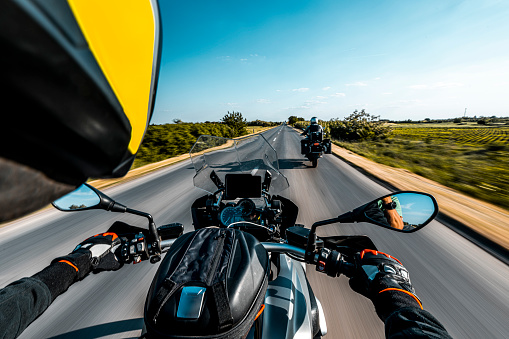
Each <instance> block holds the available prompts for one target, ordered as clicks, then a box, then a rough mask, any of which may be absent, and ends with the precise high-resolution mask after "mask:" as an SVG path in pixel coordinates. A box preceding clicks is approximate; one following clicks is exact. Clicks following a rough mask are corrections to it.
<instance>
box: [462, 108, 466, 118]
mask: <svg viewBox="0 0 509 339" xmlns="http://www.w3.org/2000/svg"><path fill="white" fill-rule="evenodd" d="M466 116H467V109H466V108H465V113H463V118H464V117H466Z"/></svg>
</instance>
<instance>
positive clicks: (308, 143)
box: [300, 132, 332, 167]
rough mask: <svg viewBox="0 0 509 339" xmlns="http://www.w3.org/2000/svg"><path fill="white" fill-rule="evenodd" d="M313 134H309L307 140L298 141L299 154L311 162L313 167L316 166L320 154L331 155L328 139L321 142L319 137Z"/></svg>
mask: <svg viewBox="0 0 509 339" xmlns="http://www.w3.org/2000/svg"><path fill="white" fill-rule="evenodd" d="M315 134H316V133H314V132H311V133H309V135H308V137H307V138H305V139H303V140H301V141H300V153H301V154H304V156H305V157H306V158H308V160H309V161H311V164H312V166H313V167H316V166H318V159H319V158H321V157H322V154H332V146H331V141H330V139H323V140H321V137H320V136H318V135H315ZM301 135H302V134H301Z"/></svg>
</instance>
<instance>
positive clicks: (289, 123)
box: [288, 115, 297, 125]
mask: <svg viewBox="0 0 509 339" xmlns="http://www.w3.org/2000/svg"><path fill="white" fill-rule="evenodd" d="M296 122H297V117H296V116H295V115H292V116H290V117H289V118H288V125H293V124H295V123H296Z"/></svg>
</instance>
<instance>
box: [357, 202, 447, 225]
mask: <svg viewBox="0 0 509 339" xmlns="http://www.w3.org/2000/svg"><path fill="white" fill-rule="evenodd" d="M437 214H438V205H437V202H436V200H435V198H434V197H433V196H432V195H430V194H427V193H420V192H399V193H395V194H389V195H386V196H384V197H382V198H379V199H376V200H375V201H373V202H371V203H369V204H367V205H366V208H365V209H364V216H365V217H366V219H367V221H368V222H371V223H373V224H376V225H379V226H383V227H386V228H391V229H393V230H396V231H400V232H414V231H417V230H418V229H420V228H422V227H424V226H425V225H427V224H428V223H429V222H430V221H431V220H433V219H434V218H435V217H436V215H437Z"/></svg>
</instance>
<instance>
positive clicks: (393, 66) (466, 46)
mask: <svg viewBox="0 0 509 339" xmlns="http://www.w3.org/2000/svg"><path fill="white" fill-rule="evenodd" d="M160 10H161V16H162V21H163V22H162V24H163V50H162V60H161V70H160V79H159V87H158V94H157V99H156V106H155V111H154V116H153V118H152V123H156V124H160V123H167V122H172V120H173V119H181V120H183V121H187V122H197V121H206V120H210V121H218V120H220V119H221V118H222V117H223V116H224V115H225V114H226V113H227V111H232V110H234V111H239V112H241V113H242V114H243V116H244V117H245V118H247V119H248V120H255V119H261V120H269V121H284V120H286V119H287V118H288V117H289V116H291V115H297V116H302V117H304V118H306V119H309V118H310V117H311V116H318V117H319V118H320V119H324V120H329V119H331V118H340V119H342V118H344V117H345V116H348V115H349V114H350V113H351V112H352V111H353V110H355V109H358V110H360V109H366V111H367V112H369V113H371V114H374V115H380V116H381V118H386V119H395V120H404V119H413V120H418V119H424V118H451V117H458V116H462V115H463V113H464V111H465V108H467V115H468V116H474V115H477V116H481V115H483V116H491V115H497V116H508V115H509V109H508V106H509V105H508V104H509V100H508V97H509V3H508V2H503V1H490V0H483V1H441V0H427V1H389V0H387V1H386V0H376V1H363V0H356V1H342V0H313V1H311V0H310V1H298V0H292V1H287V0H279V1H278V0H271V1H265V0H258V1H239V0H237V1H229V0H228V1H225V0H221V1H217V2H212V1H201V0H200V1H165V0H161V1H160Z"/></svg>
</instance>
